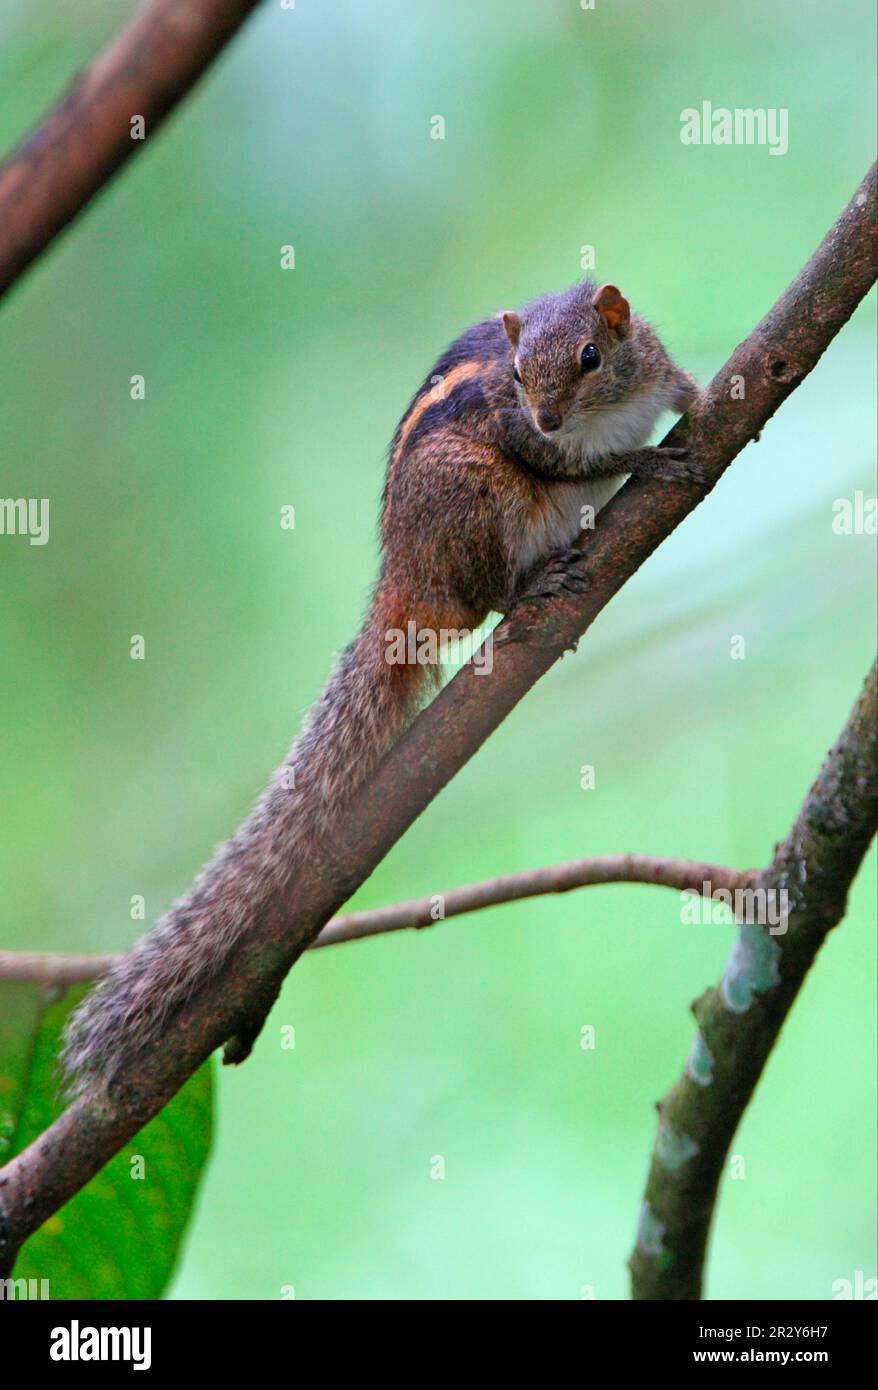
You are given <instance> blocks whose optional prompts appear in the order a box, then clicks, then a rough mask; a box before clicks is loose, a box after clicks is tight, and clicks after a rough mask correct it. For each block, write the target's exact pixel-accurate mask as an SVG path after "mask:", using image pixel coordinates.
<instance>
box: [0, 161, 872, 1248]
mask: <svg viewBox="0 0 878 1390" xmlns="http://www.w3.org/2000/svg"><path fill="white" fill-rule="evenodd" d="M875 216H876V171H875V169H874V168H873V169H872V170H871V171H870V173H869V174H868V175H867V177H866V179H865V180H864V181H863V183H862V185H861V186H860V188H859V189H858V190H857V192H856V193H855V194H854V197H853V198H852V199H851V201H850V203H849V204H848V206H847V207H846V208H845V210H844V211H843V212H842V214H841V216H840V217H839V219H838V221H837V222H836V224H835V225H834V227H833V228H832V229H831V230H830V232H829V233H828V234H827V235H826V237H825V238H824V239H823V241H822V242H821V244H820V246H819V247H818V248H817V250H816V251H815V253H814V255H813V256H812V257H811V259H810V260H809V262H808V263H807V265H806V266H805V267H804V268H803V270H802V271H801V272H800V273H799V275H798V276H797V277H796V279H795V280H794V281H793V283H792V285H791V286H790V287H789V289H788V290H787V291H786V292H785V293H784V294H783V295H782V296H781V298H780V299H779V300H778V301H777V303H776V304H775V306H774V307H773V308H772V309H771V310H770V311H769V313H768V314H767V315H766V317H765V318H764V319H763V320H762V322H761V323H760V324H759V325H758V326H757V327H756V328H755V329H754V330H753V332H752V333H751V334H750V336H749V337H748V338H747V339H746V341H745V342H743V343H742V344H740V346H739V347H738V348H737V349H736V350H735V352H734V353H733V354H732V357H731V358H730V359H729V361H728V362H727V363H726V365H725V366H724V367H723V368H722V369H721V371H720V372H719V373H718V374H717V376H716V377H715V378H714V380H713V381H712V382H711V384H710V386H709V387H708V388H707V390H706V391H705V392H704V394H703V396H702V397H701V399H700V400H699V402H698V404H697V406H696V407H695V409H694V410H693V411H692V412H691V414H690V416H688V417H687V420H686V422H684V424H683V425H681V426H677V427H675V429H674V430H673V431H672V432H671V435H670V436H669V440H672V441H673V442H675V443H680V442H682V441H683V440H684V439H686V442H687V443H688V445H689V447H690V450H691V451H692V453H693V455H694V457H695V458H696V459H697V460H698V462H699V463H700V464H701V465H702V467H703V468H704V471H705V478H706V480H707V481H706V486H705V487H701V486H694V485H692V484H675V485H671V484H667V483H659V482H656V481H643V480H634V479H632V480H631V481H629V482H628V483H627V484H626V485H625V487H624V488H623V489H622V490H621V492H619V493H617V494H616V496H615V497H614V498H613V499H612V501H611V502H610V503H609V505H608V506H607V507H606V509H605V510H604V511H603V512H602V513H601V514H600V516H599V518H598V524H597V526H596V529H595V531H594V532H593V533H591V534H590V535H589V536H588V537H587V542H586V551H587V563H586V569H587V570H588V573H589V575H590V578H591V588H590V589H589V591H588V592H587V593H586V594H584V595H582V596H577V597H575V598H574V597H570V598H566V597H564V598H558V599H554V600H552V601H550V602H543V603H541V604H535V605H532V606H530V607H525V608H522V609H521V610H518V611H517V612H516V613H515V614H514V615H513V616H512V618H511V619H508V620H506V621H505V622H503V623H502V624H501V625H500V627H499V628H498V629H497V630H496V632H495V651H494V666H493V672H492V674H491V676H490V677H488V678H479V677H476V676H474V672H473V668H472V666H471V665H470V666H467V667H464V669H463V670H462V671H461V672H460V673H459V674H458V675H457V676H456V677H455V679H454V680H453V681H452V682H451V683H450V684H449V685H448V686H447V687H446V688H445V689H444V690H443V691H442V692H441V693H440V695H439V696H438V697H437V698H436V700H434V701H433V703H432V704H431V705H430V707H429V708H428V709H427V710H425V711H424V712H423V713H422V714H421V715H420V716H419V717H418V718H417V720H416V721H415V722H414V724H413V725H412V727H411V728H410V729H409V730H408V732H407V733H406V734H405V735H404V736H403V738H402V739H401V740H400V741H399V743H398V744H397V745H396V747H395V748H394V749H393V750H392V751H391V753H390V754H389V755H388V757H387V758H386V759H385V761H384V762H383V763H382V764H381V766H380V767H379V768H378V770H377V772H376V774H375V776H374V777H373V778H372V779H371V781H370V782H369V784H368V785H367V786H366V787H365V788H364V789H363V791H362V792H361V794H360V795H359V796H358V797H357V798H355V800H354V802H353V803H352V804H351V806H350V807H349V808H348V811H347V813H346V815H345V817H344V818H343V820H342V822H341V824H340V825H339V827H338V831H337V835H336V838H335V842H334V844H333V847H332V850H331V852H329V851H327V853H326V854H325V855H322V856H318V855H315V856H314V859H313V861H312V862H311V864H310V865H309V867H308V870H307V872H305V873H303V874H302V875H301V876H300V877H299V878H298V879H297V881H296V882H295V883H294V884H293V885H292V887H291V889H290V891H289V892H288V893H287V894H285V896H284V898H283V899H281V898H278V899H277V900H276V901H275V902H273V903H271V904H269V906H268V907H267V908H266V910H265V912H264V914H263V916H262V918H261V920H260V921H259V922H258V923H257V925H256V928H255V929H254V931H253V932H252V934H251V935H250V937H249V939H248V940H247V942H246V943H245V945H244V946H243V948H242V950H241V951H240V953H239V955H238V956H237V957H236V959H235V961H234V964H233V966H232V967H231V968H230V969H229V970H228V971H227V972H226V973H225V974H224V976H223V979H222V980H221V981H218V982H217V984H216V986H215V987H212V988H211V989H209V990H206V991H204V993H203V994H200V995H199V996H197V997H196V998H194V999H193V1000H192V1001H191V1002H190V1004H189V1006H188V1007H187V1008H186V1009H185V1010H184V1011H183V1012H182V1013H181V1014H180V1015H178V1016H177V1017H176V1018H174V1019H173V1020H171V1021H170V1022H169V1025H168V1028H167V1030H166V1033H165V1036H164V1039H163V1045H162V1047H161V1049H156V1050H155V1052H154V1053H152V1054H150V1055H148V1056H147V1055H144V1056H142V1057H141V1058H140V1059H139V1060H138V1063H137V1065H136V1067H129V1068H127V1069H126V1070H125V1071H124V1072H123V1073H122V1074H121V1077H120V1081H119V1084H118V1087H117V1088H115V1089H114V1092H113V1094H112V1096H111V1097H110V1099H109V1100H108V1098H107V1097H106V1096H96V1095H90V1094H88V1093H86V1094H85V1095H83V1096H82V1097H80V1098H79V1099H78V1100H77V1101H76V1102H75V1103H74V1104H72V1105H71V1106H70V1107H69V1108H68V1109H67V1110H66V1111H65V1112H64V1114H63V1115H61V1116H60V1117H59V1118H58V1120H56V1122H55V1123H54V1124H53V1125H52V1126H51V1127H50V1129H49V1130H47V1131H46V1133H45V1134H44V1135H43V1136H41V1138H40V1139H38V1140H36V1141H35V1142H34V1144H32V1145H31V1146H30V1147H29V1148H28V1149H26V1150H25V1151H24V1152H22V1153H21V1154H19V1155H18V1156H17V1157H16V1158H15V1159H13V1160H12V1161H11V1162H10V1163H9V1164H8V1165H7V1167H6V1169H5V1170H4V1171H3V1174H2V1178H0V1181H2V1183H3V1186H2V1187H0V1203H2V1209H0V1266H2V1262H3V1259H4V1258H5V1259H6V1261H7V1262H9V1261H10V1260H11V1258H13V1257H14V1252H15V1250H16V1249H17V1248H18V1246H19V1245H20V1243H21V1242H22V1240H24V1239H25V1238H26V1237H27V1235H29V1234H30V1232H31V1231H33V1230H35V1229H36V1228H37V1227H38V1226H39V1225H41V1224H42V1222H43V1221H44V1220H45V1219H46V1217H47V1216H49V1215H50V1214H51V1213H52V1212H53V1211H55V1210H57V1208H58V1207H60V1206H61V1205H62V1204H63V1202H65V1201H66V1200H68V1198H69V1197H70V1196H72V1195H73V1193H74V1192H76V1191H77V1190H78V1189H79V1188H80V1187H81V1186H83V1184H84V1183H86V1182H87V1181H88V1180H89V1178H90V1177H92V1175H93V1174H94V1173H95V1172H97V1170H98V1169H99V1168H100V1167H101V1166H102V1165H103V1164H104V1163H106V1162H107V1160H108V1159H109V1158H110V1157H111V1156H112V1155H113V1154H114V1153H115V1152H117V1150H118V1149H119V1148H121V1147H122V1145H123V1144H124V1143H126V1142H127V1140H128V1139H129V1138H130V1137H131V1136H132V1135H133V1134H135V1133H136V1132H137V1131H138V1130H139V1129H140V1128H141V1127H142V1126H143V1125H144V1124H145V1123H146V1122H147V1120H149V1119H150V1118H151V1117H152V1115H154V1114H155V1113H156V1112H157V1111H158V1110H159V1109H161V1107H162V1106H163V1105H164V1104H166V1102H167V1101H168V1100H169V1099H170V1098H171V1096H172V1095H173V1094H174V1093H175V1091H177V1090H178V1089H179V1087H180V1086H181V1085H182V1084H183V1082H184V1081H185V1080H186V1078H187V1077H188V1076H190V1075H191V1074H192V1072H193V1071H194V1070H195V1069H196V1067H197V1066H198V1065H199V1064H200V1063H201V1062H202V1061H203V1060H204V1058H205V1057H206V1056H207V1055H208V1054H209V1053H210V1052H212V1051H213V1050H214V1049H215V1048H216V1047H218V1046H220V1045H221V1044H222V1043H223V1042H224V1041H225V1040H226V1039H227V1038H229V1037H231V1036H233V1035H234V1034H235V1033H236V1032H237V1031H238V1029H239V1028H240V1025H241V1022H242V1020H248V1019H252V1018H253V1017H254V1015H257V1016H258V1015H264V1013H265V1012H267V1010H268V1009H269V1008H270V1006H271V1004H272V1002H273V1001H274V999H275V997H276V995H277V992H278V990H279V988H280V985H281V982H282V980H283V978H284V976H285V974H286V973H287V971H288V970H289V968H290V967H291V965H292V964H293V963H294V962H295V960H296V959H297V958H298V957H299V956H300V955H301V954H302V952H303V951H304V950H305V949H306V948H307V947H308V945H309V944H310V943H311V941H312V940H313V939H314V938H315V937H316V936H317V934H318V932H319V931H320V929H321V927H322V926H323V925H324V924H325V923H326V922H327V921H328V920H329V919H330V917H331V916H333V914H335V913H336V912H337V911H338V909H339V908H340V907H341V905H342V904H343V903H344V902H345V901H346V900H347V898H349V897H350V895H351V893H352V892H353V891H354V890H355V889H356V888H357V887H358V886H359V884H361V883H362V882H363V881H364V879H365V878H367V877H368V875H369V874H370V873H371V872H372V870H373V869H374V867H375V866H376V864H378V863H379V861H380V860H381V859H382V858H383V857H384V855H385V854H386V853H387V851H388V850H389V849H390V848H391V846H392V845H393V844H394V843H395V842H396V841H397V840H398V839H399V837H400V836H401V835H402V834H403V833H404V831H405V830H406V829H407V828H408V826H409V825H410V824H411V823H412V821H413V820H414V819H415V818H416V816H417V815H419V814H420V812H421V811H422V810H423V809H424V808H425V807H426V806H427V805H428V804H429V803H430V801H431V800H432V799H433V797H434V796H436V795H437V793H438V792H439V791H440V790H441V789H442V787H443V786H444V785H445V784H446V782H448V780H449V779H450V778H451V777H452V776H453V775H454V774H455V772H457V771H458V769H459V768H460V767H461V766H462V765H463V764H464V763H465V762H466V761H467V760H468V759H469V758H470V757H472V755H473V754H474V753H475V752H476V751H477V749H478V748H479V747H480V746H481V744H482V743H483V742H484V740H485V739H486V738H487V737H488V735H489V734H490V733H491V732H492V730H493V729H495V728H496V727H497V725H498V724H499V723H500V722H501V721H502V720H503V719H504V718H505V717H506V715H507V714H508V713H509V712H510V710H511V709H513V708H514V706H515V705H516V704H517V703H518V701H519V700H520V699H521V698H522V696H523V695H524V694H525V693H526V692H527V691H528V690H529V689H530V687H531V686H532V685H533V684H534V682H535V681H536V680H538V679H539V677H540V676H541V675H543V674H544V673H545V672H546V671H547V670H548V669H549V667H550V666H552V665H553V664H554V662H555V661H557V660H558V659H559V657H561V656H562V655H563V653H564V651H565V650H567V649H569V648H571V647H572V646H574V645H575V644H576V642H577V641H578V639H579V638H580V637H581V636H582V634H583V633H584V632H585V631H586V629H587V628H588V627H589V626H590V624H591V623H592V622H593V621H594V619H595V618H596V617H597V615H598V614H599V613H600V612H601V611H602V609H603V608H604V607H605V606H606V604H607V603H608V602H609V601H610V599H611V598H612V597H613V595H614V594H615V593H616V592H617V591H618V590H619V588H620V587H621V586H622V585H623V584H624V583H625V582H626V580H628V579H629V578H630V577H631V576H632V575H633V574H634V573H635V571H636V570H637V569H638V568H639V567H640V565H642V564H643V562H644V561H645V560H646V559H647V558H648V557H649V555H650V554H651V553H652V551H653V550H654V549H655V548H656V546H658V545H659V544H660V542H661V541H662V540H664V539H665V538H666V537H667V536H668V535H670V533H671V532H672V531H673V530H674V529H675V528H676V527H677V526H678V525H679V524H680V522H681V521H683V520H684V519H685V517H686V516H687V515H688V514H689V512H690V511H692V509H693V508H694V507H695V506H696V505H697V504H698V503H699V502H700V501H701V500H703V497H704V495H705V492H706V491H708V490H709V489H710V488H712V487H713V486H714V485H715V484H716V483H717V482H718V480H719V478H720V477H721V475H722V473H723V472H724V471H725V469H726V468H727V467H728V465H729V464H730V462H731V461H732V459H733V458H734V457H735V456H736V455H737V454H738V453H739V452H740V451H741V450H742V449H743V448H744V447H745V445H746V444H747V443H749V442H750V441H751V440H752V439H754V438H756V436H757V435H758V433H759V431H760V430H761V429H762V428H763V427H764V425H765V423H766V421H767V420H768V419H769V418H770V417H771V416H772V415H773V414H774V412H775V411H776V410H777V409H778V407H779V406H780V405H781V404H782V403H783V401H784V400H785V399H786V397H787V396H788V395H789V394H790V392H791V391H793V390H794V389H795V388H796V386H798V385H799V383H800V382H801V381H802V380H803V379H804V378H805V376H806V375H807V374H808V372H809V371H811V369H812V368H813V367H814V365H815V364H816V362H817V361H818V360H819V358H820V356H821V355H822V353H823V352H824V351H825V350H826V348H827V347H828V345H829V343H830V342H831V341H832V339H833V337H834V336H835V334H836V333H837V332H838V331H839V329H840V328H841V327H842V325H843V324H844V323H845V322H846V321H847V319H848V318H849V317H850V315H851V314H852V313H853V311H854V309H855V308H856V306H857V304H858V303H859V302H860V300H861V299H862V297H863V296H864V295H865V293H866V292H867V290H868V289H869V287H870V286H871V284H872V283H873V280H874V277H875V264H874V230H873V229H874V224H875ZM741 381H743V383H744V387H745V389H744V393H743V398H741V392H740V391H739V390H734V389H733V388H735V387H736V386H737V385H738V384H739V383H740V382H741ZM687 435H688V437H687ZM4 1249H5V1256H4V1254H3V1251H4Z"/></svg>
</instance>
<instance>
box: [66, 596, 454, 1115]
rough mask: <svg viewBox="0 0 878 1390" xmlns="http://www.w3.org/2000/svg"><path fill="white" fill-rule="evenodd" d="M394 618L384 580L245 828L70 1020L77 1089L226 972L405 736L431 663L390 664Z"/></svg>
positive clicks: (153, 1034) (145, 1043)
mask: <svg viewBox="0 0 878 1390" xmlns="http://www.w3.org/2000/svg"><path fill="white" fill-rule="evenodd" d="M386 616H387V606H386V605H384V604H382V602H381V589H380V587H379V590H378V593H377V594H376V598H375V601H374V602H373V605H372V608H371V610H370V614H369V617H368V619H367V621H366V624H365V626H364V628H363V631H362V632H361V634H360V636H359V637H358V638H357V640H356V641H355V642H353V643H352V644H351V646H350V647H348V648H347V649H346V650H345V652H344V653H343V654H342V656H341V658H340V660H339V663H338V666H337V668H336V671H335V674H334V675H333V676H332V678H331V680H330V681H329V683H328V685H327V686H326V689H325V690H324V692H323V694H322V695H321V696H320V698H319V699H318V700H317V702H316V704H315V705H314V706H313V708H312V709H311V711H310V713H309V715H308V717H307V719H306V722H305V725H304V727H303V729H302V732H301V733H300V735H299V737H298V738H297V740H296V742H295V743H294V744H293V746H292V748H291V749H290V752H289V753H288V755H287V757H286V759H285V760H284V762H283V763H282V764H281V765H280V767H279V768H278V769H277V770H276V772H275V774H274V776H273V778H272V781H271V783H270V785H269V787H268V789H267V790H266V791H265V792H264V794H263V795H262V797H261V798H260V800H259V801H258V802H257V804H256V805H255V807H254V808H253V810H252V811H251V813H250V815H249V816H248V818H247V820H246V821H245V822H244V824H243V825H242V826H241V827H240V829H239V830H238V832H237V834H236V835H235V836H234V838H233V839H231V840H229V841H228V842H227V843H226V844H224V845H222V846H221V847H220V848H219V849H218V850H217V852H216V854H215V855H214V858H213V859H212V860H211V862H210V863H209V864H208V865H207V867H206V868H205V869H204V870H203V871H202V873H201V874H200V876H199V877H198V878H197V879H196V881H195V883H194V885H193V886H192V888H191V889H190V890H189V892H188V893H186V894H185V896H184V897H182V898H180V899H179V901H178V902H176V903H175V904H174V906H173V907H172V908H171V909H170V911H169V912H167V913H166V914H165V916H164V917H162V918H160V920H159V921H158V922H157V923H156V925H155V926H154V927H153V929H152V930H151V931H150V932H149V933H148V934H147V935H146V936H144V937H142V938H141V940H140V941H139V942H138V944H137V946H136V947H135V948H134V950H133V951H132V952H131V953H130V954H129V955H126V956H124V957H122V959H121V960H120V961H119V963H118V964H117V965H115V966H114V967H113V969H112V970H111V971H110V973H109V974H108V975H107V976H106V977H105V978H104V979H103V980H102V981H101V983H100V984H99V985H98V986H97V987H96V989H94V990H93V991H92V993H91V994H90V995H89V996H88V997H87V998H86V999H85V1000H84V1001H83V1003H82V1005H81V1006H80V1008H79V1009H78V1010H77V1011H76V1013H75V1014H74V1015H73V1017H72V1018H71V1020H70V1022H69V1024H68V1027H67V1033H66V1038H65V1046H64V1050H63V1052H62V1058H61V1061H62V1066H63V1069H64V1071H65V1073H66V1075H67V1077H68V1078H69V1082H70V1091H71V1094H74V1095H75V1094H78V1093H79V1092H81V1091H83V1090H85V1089H86V1088H87V1087H88V1086H90V1085H91V1084H92V1083H93V1082H97V1081H108V1080H110V1078H111V1077H112V1075H113V1073H114V1072H115V1071H116V1069H117V1068H118V1067H119V1066H120V1065H121V1063H123V1062H124V1061H126V1060H129V1059H130V1058H131V1057H132V1056H134V1055H135V1054H136V1053H139V1052H140V1051H141V1050H142V1049H144V1048H148V1047H149V1046H150V1045H151V1044H152V1043H154V1042H155V1041H156V1040H157V1039H158V1037H159V1036H160V1034H161V1032H162V1029H163V1027H164V1025H165V1023H166V1021H167V1020H168V1019H169V1018H171V1017H172V1016H173V1015H174V1014H176V1013H177V1012H178V1010H179V1009H180V1008H182V1007H183V1005H185V1004H186V1003H187V1001H188V1000H190V999H191V998H192V997H193V996H194V995H195V994H197V993H198V992H199V991H200V990H201V989H203V988H204V986H205V985H206V984H208V983H209V982H210V980H211V979H212V978H214V977H215V976H216V975H217V974H218V973H219V972H220V971H221V970H222V968H223V966H224V965H225V964H226V962H227V961H228V960H229V958H230V956H231V955H232V954H233V953H234V951H235V949H236V947H237V946H238V945H239V943H240V942H241V941H242V939H243V938H244V937H246V935H247V933H248V931H249V929H250V928H251V926H252V924H253V923H254V921H255V920H256V918H257V916H258V914H259V912H260V909H261V908H262V907H263V906H264V905H265V904H266V902H267V901H268V900H269V899H270V898H271V897H273V896H274V895H275V894H276V893H277V892H278V891H282V890H283V889H284V888H285V887H286V886H288V884H289V882H290V880H291V879H292V878H293V877H294V876H295V874H296V872H297V869H298V868H299V867H300V866H301V865H302V864H303V863H304V862H305V861H306V858H307V856H308V855H309V853H311V852H313V850H314V848H315V847H316V845H317V844H319V843H320V841H321V840H322V839H323V838H324V837H325V836H326V835H327V834H328V833H329V832H330V831H331V830H332V827H333V823H334V821H335V820H336V819H337V817H338V816H339V814H340V813H341V811H342V810H343V809H344V807H345V805H346V804H347V803H348V801H349V800H350V798H351V796H352V795H353V794H354V792H355V791H356V790H357V789H358V787H359V786H360V785H361V784H362V783H363V781H364V780H365V779H366V778H367V777H368V775H369V773H370V772H371V771H372V769H373V768H374V767H375V765H376V764H377V763H378V762H379V760H380V759H381V757H382V756H383V755H384V753H385V752H386V751H387V749H388V748H389V747H390V745H391V744H392V743H394V742H395V741H396V739H397V738H398V736H399V734H400V733H401V731H402V729H403V727H404V726H405V724H406V723H407V722H408V720H409V718H410V716H411V715H412V713H413V712H414V709H415V707H416V705H417V702H418V698H419V695H420V693H421V690H422V688H423V685H424V678H425V675H426V674H427V672H428V671H429V669H430V668H425V667H424V666H417V665H402V664H397V665H392V664H389V663H388V661H387V660H386V659H385V652H386V650H387V648H386V643H385V632H386Z"/></svg>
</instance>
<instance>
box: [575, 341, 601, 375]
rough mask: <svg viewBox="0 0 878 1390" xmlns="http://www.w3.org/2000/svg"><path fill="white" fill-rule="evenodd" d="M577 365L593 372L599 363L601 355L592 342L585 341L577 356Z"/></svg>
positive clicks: (585, 370)
mask: <svg viewBox="0 0 878 1390" xmlns="http://www.w3.org/2000/svg"><path fill="white" fill-rule="evenodd" d="M579 365H580V367H581V368H582V370H583V371H584V372H593V371H594V370H595V368H596V367H599V366H600V365H601V355H600V353H599V352H598V350H597V348H596V347H595V345H594V343H586V345H585V347H584V348H583V349H582V352H581V354H580V357H579Z"/></svg>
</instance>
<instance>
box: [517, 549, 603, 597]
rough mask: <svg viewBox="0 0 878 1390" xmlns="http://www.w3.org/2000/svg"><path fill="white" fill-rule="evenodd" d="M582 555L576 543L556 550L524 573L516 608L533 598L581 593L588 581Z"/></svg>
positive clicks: (589, 582)
mask: <svg viewBox="0 0 878 1390" xmlns="http://www.w3.org/2000/svg"><path fill="white" fill-rule="evenodd" d="M584 560H585V555H584V554H583V552H582V551H581V550H578V549H577V548H576V547H575V546H571V547H570V548H569V549H567V550H559V551H557V553H556V554H554V555H551V556H550V557H549V559H548V560H546V562H545V563H544V564H542V565H540V566H539V568H537V569H535V570H532V571H531V572H530V574H528V575H526V577H525V579H524V580H523V582H522V586H521V588H520V589H519V591H518V592H517V593H516V595H515V607H516V608H517V607H518V606H519V605H520V604H522V603H530V602H531V601H532V600H534V599H543V598H556V597H557V596H558V595H559V594H584V593H585V592H586V590H588V589H590V588H591V580H590V579H589V577H588V575H587V574H586V573H585V571H584V570H583V568H582V566H583V562H584Z"/></svg>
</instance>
